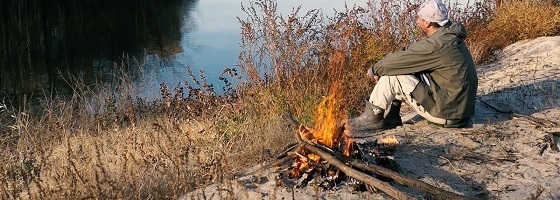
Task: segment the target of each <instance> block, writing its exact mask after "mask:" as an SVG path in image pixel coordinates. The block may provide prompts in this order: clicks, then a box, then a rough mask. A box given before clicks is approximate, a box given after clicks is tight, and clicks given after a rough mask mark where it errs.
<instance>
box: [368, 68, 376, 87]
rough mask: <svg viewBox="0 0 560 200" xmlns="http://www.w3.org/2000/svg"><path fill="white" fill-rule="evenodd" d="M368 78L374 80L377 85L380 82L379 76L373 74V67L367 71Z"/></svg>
mask: <svg viewBox="0 0 560 200" xmlns="http://www.w3.org/2000/svg"><path fill="white" fill-rule="evenodd" d="M367 76H368V77H370V78H373V81H374V82H375V83H377V81H378V80H379V76H376V75H375V73H373V67H370V68H369V69H368V71H367Z"/></svg>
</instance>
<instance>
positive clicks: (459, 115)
mask: <svg viewBox="0 0 560 200" xmlns="http://www.w3.org/2000/svg"><path fill="white" fill-rule="evenodd" d="M466 36H467V33H466V31H465V28H464V27H463V25H461V24H460V23H453V22H452V23H448V24H447V25H446V26H444V27H441V28H440V29H439V30H437V31H436V32H435V33H434V34H433V35H432V36H430V37H428V38H425V39H423V40H420V41H417V42H415V43H413V44H411V45H410V46H408V47H407V48H406V49H405V50H403V51H399V52H394V53H392V54H389V55H387V56H385V57H384V58H383V59H382V60H381V61H379V62H378V63H376V64H375V66H374V73H375V74H376V75H378V76H392V75H404V74H414V75H417V76H418V75H419V74H424V75H426V77H427V79H428V82H429V85H428V84H426V83H425V82H423V81H420V84H418V86H416V88H415V89H414V91H413V92H412V93H411V95H412V98H413V99H414V100H416V101H418V102H419V103H420V104H421V105H422V106H423V107H424V108H425V109H426V111H428V112H429V113H430V114H431V115H433V116H435V117H438V118H442V119H448V120H460V119H461V120H462V119H468V118H470V117H471V116H472V115H473V114H474V104H475V102H474V101H475V96H476V90H477V87H478V77H477V75H476V70H475V66H474V62H473V60H472V57H471V53H470V52H469V50H468V49H467V46H466V45H465V42H464V39H465V37H466Z"/></svg>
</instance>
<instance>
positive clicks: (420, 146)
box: [185, 37, 560, 200]
mask: <svg viewBox="0 0 560 200" xmlns="http://www.w3.org/2000/svg"><path fill="white" fill-rule="evenodd" d="M478 73H479V74H478V76H479V92H478V96H479V97H478V98H479V100H478V101H477V107H476V109H477V110H476V115H475V119H474V120H473V127H472V128H464V129H444V128H439V127H435V126H432V125H429V124H428V123H426V122H425V120H421V118H420V119H418V118H414V120H412V121H411V122H413V123H412V124H405V125H404V126H402V127H398V128H396V129H393V130H388V131H385V132H383V133H381V134H380V135H395V136H397V138H398V139H399V141H400V142H401V145H400V146H399V147H398V148H397V151H396V152H395V155H394V160H395V161H396V162H397V163H398V164H399V166H400V169H401V171H400V172H401V173H403V174H406V175H408V176H410V177H414V178H418V179H420V180H423V181H425V182H427V183H430V184H432V185H434V186H437V187H440V188H444V189H446V190H450V191H454V192H457V193H461V194H464V195H467V196H472V197H478V198H481V199H539V200H544V199H560V153H559V152H554V151H553V150H551V148H546V147H547V146H546V145H547V144H548V143H547V142H546V139H545V136H547V135H551V134H552V133H560V125H559V124H558V122H559V121H560V37H542V38H537V39H534V40H528V41H521V42H518V43H516V44H513V45H511V46H509V47H507V48H505V49H504V50H502V51H501V52H498V53H497V60H496V61H495V62H493V63H490V64H486V65H481V66H478ZM488 104H490V105H491V106H493V107H495V108H497V109H498V110H500V111H512V112H513V113H515V114H511V113H503V112H498V111H497V110H496V109H495V108H492V107H490V106H488ZM406 114H407V113H404V114H403V116H404V115H406ZM408 114H410V113H408ZM550 122H552V123H550ZM375 138H376V137H372V138H370V139H365V140H362V141H360V143H368V142H372V141H374V140H375ZM275 179H276V175H275V173H271V172H270V171H268V172H263V173H260V174H258V175H256V176H251V177H244V178H242V179H240V180H236V181H232V182H230V183H228V184H225V185H222V186H219V185H213V186H210V187H208V188H205V189H202V190H199V191H197V192H194V193H192V194H189V195H187V196H185V199H222V198H224V197H226V196H231V195H233V197H235V198H237V199H293V198H295V199H391V198H390V197H388V196H386V195H384V194H382V193H375V192H354V191H353V190H352V189H351V188H346V187H342V188H339V189H338V190H336V191H323V190H321V189H318V188H313V187H306V188H297V189H288V188H285V187H281V186H278V182H277V181H276V180H275ZM392 184H393V185H395V186H396V187H398V188H400V189H401V190H403V191H407V192H409V193H410V194H412V195H414V196H416V197H419V198H427V197H426V196H424V195H422V194H421V193H418V192H417V191H414V190H411V189H409V188H406V187H402V186H397V185H396V184H394V183H392Z"/></svg>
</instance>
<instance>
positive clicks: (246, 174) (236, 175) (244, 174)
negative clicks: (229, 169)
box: [232, 145, 301, 178]
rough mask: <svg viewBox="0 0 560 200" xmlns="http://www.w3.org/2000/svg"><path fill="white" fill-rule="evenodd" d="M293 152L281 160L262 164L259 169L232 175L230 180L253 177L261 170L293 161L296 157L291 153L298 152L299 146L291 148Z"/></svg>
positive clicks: (287, 153)
mask: <svg viewBox="0 0 560 200" xmlns="http://www.w3.org/2000/svg"><path fill="white" fill-rule="evenodd" d="M291 149H292V150H293V151H289V152H286V153H285V154H286V156H284V157H282V158H281V159H277V160H275V161H274V162H270V163H267V164H264V165H262V166H260V167H257V168H256V169H252V170H245V171H241V172H237V173H235V174H234V175H233V177H232V178H241V177H245V176H249V175H253V174H255V173H257V172H260V171H262V170H266V169H269V168H271V167H276V166H281V165H282V164H283V163H285V162H288V161H289V160H292V159H294V158H295V157H297V156H296V155H295V154H293V152H298V151H300V150H301V146H300V145H297V146H295V148H291Z"/></svg>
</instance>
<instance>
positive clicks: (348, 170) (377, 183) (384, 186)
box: [303, 144, 415, 200]
mask: <svg viewBox="0 0 560 200" xmlns="http://www.w3.org/2000/svg"><path fill="white" fill-rule="evenodd" d="M303 148H304V149H306V150H308V151H309V152H311V153H314V154H317V155H319V156H320V157H321V159H323V160H325V161H327V162H328V163H329V164H331V165H333V166H335V167H336V168H338V169H339V170H340V171H342V172H344V173H345V174H346V175H347V176H350V177H352V178H355V179H357V180H359V181H361V182H363V183H365V184H367V185H369V186H372V187H374V188H376V189H378V190H380V191H382V192H384V193H385V194H387V195H389V196H391V197H393V198H395V199H398V200H405V199H415V198H414V197H412V196H409V195H408V194H406V193H404V192H401V191H399V190H397V189H395V188H394V187H393V186H391V185H389V184H388V183H386V182H383V181H381V180H378V179H376V178H373V177H372V176H370V175H368V174H366V173H363V172H361V171H358V170H356V169H353V168H352V167H350V166H348V165H346V164H344V163H343V162H342V161H340V160H338V159H337V158H336V157H335V156H333V155H331V154H330V153H327V152H325V151H323V150H321V149H319V148H318V147H315V146H314V145H311V144H304V145H303Z"/></svg>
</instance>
